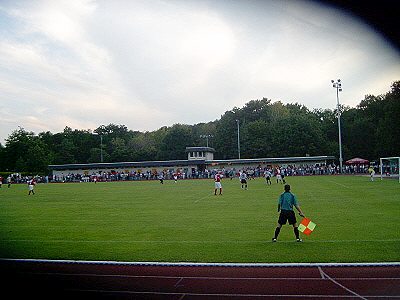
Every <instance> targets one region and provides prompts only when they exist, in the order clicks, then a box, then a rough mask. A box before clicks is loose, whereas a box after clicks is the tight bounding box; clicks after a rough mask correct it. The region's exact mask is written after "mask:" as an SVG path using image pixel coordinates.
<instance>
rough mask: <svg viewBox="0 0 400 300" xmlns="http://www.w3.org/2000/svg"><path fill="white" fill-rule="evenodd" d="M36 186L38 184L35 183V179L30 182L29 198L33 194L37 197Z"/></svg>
mask: <svg viewBox="0 0 400 300" xmlns="http://www.w3.org/2000/svg"><path fill="white" fill-rule="evenodd" d="M35 184H36V182H35V179H34V178H32V179H30V180H28V189H29V192H28V196H29V195H30V194H31V193H32V194H33V195H35V191H34V188H35Z"/></svg>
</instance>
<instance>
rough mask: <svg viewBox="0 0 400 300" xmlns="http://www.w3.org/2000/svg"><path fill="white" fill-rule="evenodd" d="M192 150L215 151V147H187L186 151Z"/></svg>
mask: <svg viewBox="0 0 400 300" xmlns="http://www.w3.org/2000/svg"><path fill="white" fill-rule="evenodd" d="M191 151H204V152H215V149H214V148H211V147H186V149H185V152H191Z"/></svg>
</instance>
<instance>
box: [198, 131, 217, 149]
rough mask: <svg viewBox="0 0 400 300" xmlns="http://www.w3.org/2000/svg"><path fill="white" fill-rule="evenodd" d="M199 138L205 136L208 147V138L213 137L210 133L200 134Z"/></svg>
mask: <svg viewBox="0 0 400 300" xmlns="http://www.w3.org/2000/svg"><path fill="white" fill-rule="evenodd" d="M200 137H201V138H205V139H206V140H207V148H208V138H213V137H214V136H213V135H212V134H202V135H200Z"/></svg>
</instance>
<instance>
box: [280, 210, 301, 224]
mask: <svg viewBox="0 0 400 300" xmlns="http://www.w3.org/2000/svg"><path fill="white" fill-rule="evenodd" d="M288 220H289V224H290V225H293V224H294V223H297V220H296V215H295V214H294V211H293V210H281V214H280V215H279V220H278V223H279V224H281V225H285V224H286V222H287V221H288Z"/></svg>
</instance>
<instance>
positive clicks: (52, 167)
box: [49, 159, 205, 170]
mask: <svg viewBox="0 0 400 300" xmlns="http://www.w3.org/2000/svg"><path fill="white" fill-rule="evenodd" d="M201 164H205V160H186V159H185V160H166V161H139V162H116V163H90V164H65V165H49V169H50V170H82V169H101V168H104V169H111V168H129V167H130V168H132V167H134V168H145V167H176V166H182V167H184V166H192V165H201Z"/></svg>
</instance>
